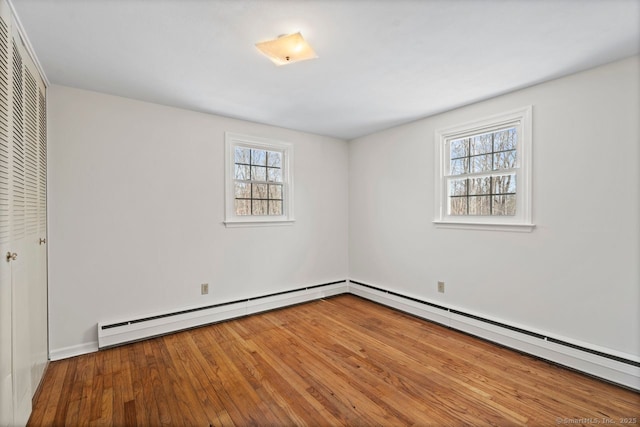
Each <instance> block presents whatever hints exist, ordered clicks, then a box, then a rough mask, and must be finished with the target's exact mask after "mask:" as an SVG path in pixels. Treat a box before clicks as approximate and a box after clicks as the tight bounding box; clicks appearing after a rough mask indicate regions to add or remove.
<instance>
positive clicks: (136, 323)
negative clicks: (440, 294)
mask: <svg viewBox="0 0 640 427" xmlns="http://www.w3.org/2000/svg"><path fill="white" fill-rule="evenodd" d="M344 293H350V294H353V295H356V296H360V297H362V298H365V299H368V300H371V301H374V302H377V303H380V304H382V305H385V306H388V307H391V308H395V309H397V310H400V311H403V312H406V313H409V314H412V315H414V316H417V317H420V318H423V319H425V320H428V321H432V322H434V323H438V324H441V325H443V326H446V327H449V328H452V329H456V330H459V331H461V332H465V333H468V334H470V335H474V336H477V337H479V338H482V339H485V340H488V341H492V342H495V343H497V344H499V345H503V346H505V347H509V348H512V349H514V350H517V351H522V352H523V353H527V354H531V355H533V356H537V357H540V358H542V359H545V360H549V361H551V362H554V363H558V364H560V365H563V366H566V367H569V368H572V369H576V370H578V371H581V372H584V373H587V374H589V375H593V376H596V377H599V378H602V379H604V380H607V381H611V382H614V383H617V384H620V385H622V386H625V387H628V388H631V389H634V390H640V358H637V359H635V360H634V359H633V358H634V356H633V355H628V357H627V355H616V354H612V353H610V352H606V351H601V350H598V349H594V348H589V347H588V346H585V345H579V344H576V343H572V342H570V340H563V339H559V338H558V337H553V336H549V335H547V334H544V333H541V332H535V331H531V330H528V329H526V328H523V327H517V326H513V325H509V324H507V323H503V322H499V321H496V320H492V319H487V318H484V317H482V316H478V315H474V314H471V313H466V312H464V311H462V310H458V309H455V308H451V307H446V306H444V305H441V304H436V303H432V302H429V301H424V300H421V299H419V298H414V297H411V296H407V295H403V294H400V293H397V292H393V291H389V290H386V289H382V288H379V287H376V286H372V285H369V284H366V283H363V282H359V281H355V280H340V281H336V282H330V283H324V284H320V285H314V286H307V287H304V288H299V289H293V290H289V291H282V292H276V293H272V294H267V295H262V296H258V297H254V298H247V299H241V300H236V301H229V302H224V303H220V304H214V305H208V306H203V307H194V308H188V309H184V310H179V311H174V312H170V313H160V314H154V315H148V316H140V317H137V318H133V319H129V320H124V321H116V322H101V323H98V348H99V349H105V348H109V347H114V346H117V345H121V344H126V343H129V342H134V341H140V340H143V339H147V338H151V337H154V336H159V335H165V334H169V333H172V332H177V331H180V330H185V329H190V328H194V327H198V326H203V325H207V324H211V323H216V322H221V321H224V320H230V319H234V318H238V317H242V316H247V315H250V314H254V313H259V312H263V311H268V310H273V309H277V308H282V307H286V306H290V305H294V304H299V303H303V302H308V301H312V300H316V299H321V298H325V297H330V296H334V295H339V294H344Z"/></svg>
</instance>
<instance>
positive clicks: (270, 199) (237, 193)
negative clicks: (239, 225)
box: [234, 146, 284, 216]
mask: <svg viewBox="0 0 640 427" xmlns="http://www.w3.org/2000/svg"><path fill="white" fill-rule="evenodd" d="M283 157H284V152H283V151H272V150H261V149H255V148H249V147H241V146H236V147H235V148H234V211H235V214H236V215H239V216H265V215H266V216H281V215H283V212H284V206H283V204H284V197H283V194H284V189H283V185H284V182H283Z"/></svg>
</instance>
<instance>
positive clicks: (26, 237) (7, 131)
mask: <svg viewBox="0 0 640 427" xmlns="http://www.w3.org/2000/svg"><path fill="white" fill-rule="evenodd" d="M8 10H9V8H8V7H7V4H6V3H5V1H4V0H0V18H1V19H0V256H1V258H0V427H2V426H7V425H23V424H26V422H27V420H28V418H29V415H30V413H31V399H32V397H33V394H34V392H35V390H36V389H37V386H38V384H39V382H40V380H41V378H42V374H43V371H44V367H45V364H46V361H47V353H48V351H47V280H46V277H47V274H46V268H47V264H46V249H45V248H46V246H45V245H44V239H45V238H46V188H47V187H46V176H47V175H46V167H47V161H46V152H47V143H46V98H45V94H46V91H45V86H44V83H43V81H42V79H41V77H40V75H39V74H38V71H37V68H36V67H35V65H34V63H33V61H32V60H31V57H30V56H29V54H28V53H27V50H26V48H25V47H24V46H23V43H22V40H21V38H20V35H19V34H18V31H17V29H16V26H15V25H13V23H12V22H13V21H12V19H11V15H10V12H9V11H8ZM7 255H8V256H7ZM14 255H15V256H14Z"/></svg>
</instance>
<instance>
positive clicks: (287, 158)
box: [224, 132, 295, 227]
mask: <svg viewBox="0 0 640 427" xmlns="http://www.w3.org/2000/svg"><path fill="white" fill-rule="evenodd" d="M236 147H244V148H252V149H257V150H268V151H279V152H282V154H283V156H282V198H283V202H282V215H236V213H235V192H234V182H235V148H236ZM292 166H293V144H291V143H288V142H282V141H276V140H272V139H267V138H260V137H256V136H250V135H242V134H238V133H233V132H225V175H224V176H225V219H224V224H225V226H227V227H252V226H274V225H291V224H293V222H294V221H295V218H294V215H293V206H294V203H293V172H292Z"/></svg>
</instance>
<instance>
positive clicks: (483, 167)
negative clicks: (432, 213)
mask: <svg viewBox="0 0 640 427" xmlns="http://www.w3.org/2000/svg"><path fill="white" fill-rule="evenodd" d="M517 147H518V129H517V128H516V127H515V126H512V127H507V128H503V129H497V130H493V131H491V132H484V133H481V134H476V135H471V136H467V137H465V138H458V139H454V140H451V141H450V142H449V174H448V177H447V181H448V200H449V203H448V213H449V215H452V216H514V215H516V205H517V180H516V171H515V169H516V168H517Z"/></svg>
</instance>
